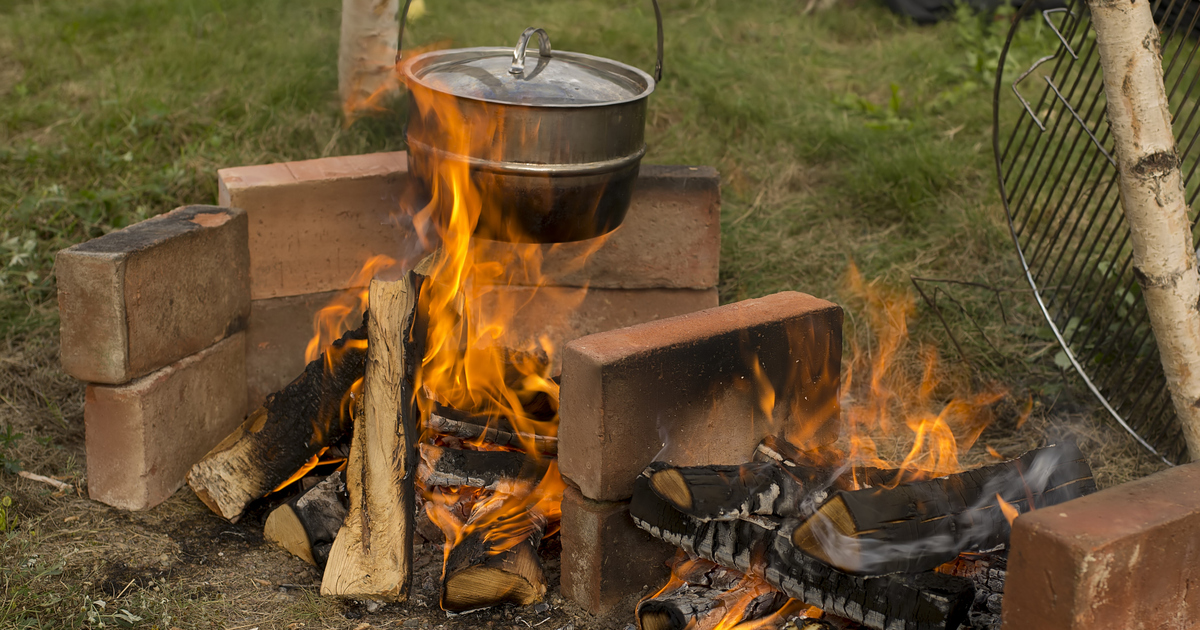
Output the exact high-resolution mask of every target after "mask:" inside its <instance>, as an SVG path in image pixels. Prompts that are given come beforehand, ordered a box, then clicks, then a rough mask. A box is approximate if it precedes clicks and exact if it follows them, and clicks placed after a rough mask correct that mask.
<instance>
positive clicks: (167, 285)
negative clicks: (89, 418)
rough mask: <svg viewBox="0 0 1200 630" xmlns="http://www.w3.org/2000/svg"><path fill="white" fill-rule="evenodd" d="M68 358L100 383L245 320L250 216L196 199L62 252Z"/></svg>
mask: <svg viewBox="0 0 1200 630" xmlns="http://www.w3.org/2000/svg"><path fill="white" fill-rule="evenodd" d="M54 270H55V275H56V276H57V280H58V306H59V315H60V317H61V323H60V333H61V336H62V365H63V370H65V371H66V372H67V373H68V374H70V375H72V376H74V377H75V378H78V379H80V380H84V381H90V382H93V383H108V384H119V383H125V382H128V381H129V380H130V379H133V378H136V377H139V376H143V375H145V374H149V373H150V372H152V371H154V370H157V369H159V368H161V367H163V366H166V365H169V364H170V363H172V362H173V361H177V360H179V359H182V358H183V357H186V356H188V355H190V354H192V353H194V352H198V351H199V350H201V349H203V348H206V347H208V346H210V345H212V344H213V343H215V342H217V341H219V340H221V339H224V338H226V337H228V336H229V335H230V334H232V333H233V332H236V331H238V330H241V329H242V328H244V327H245V323H246V317H247V316H248V315H249V312H250V294H249V250H248V249H247V246H246V214H245V213H244V212H242V211H241V210H235V209H229V208H218V207H216V206H187V207H184V208H178V209H176V210H173V211H171V212H168V213H166V214H163V215H160V216H157V217H154V218H151V219H147V220H145V221H142V222H141V223H138V224H136V225H132V226H130V227H127V228H125V229H123V230H119V231H116V232H112V233H110V234H107V235H105V236H102V237H100V238H95V239H92V240H90V241H87V242H86V243H80V244H79V245H75V246H74V247H70V248H68V249H64V250H62V251H60V252H59V253H58V256H57V258H56V259H55V266H54Z"/></svg>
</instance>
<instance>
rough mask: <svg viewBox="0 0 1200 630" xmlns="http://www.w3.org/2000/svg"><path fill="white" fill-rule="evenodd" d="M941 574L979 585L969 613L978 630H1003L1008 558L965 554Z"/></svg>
mask: <svg viewBox="0 0 1200 630" xmlns="http://www.w3.org/2000/svg"><path fill="white" fill-rule="evenodd" d="M937 570H938V572H940V573H946V574H949V575H957V576H959V577H964V578H967V579H969V580H971V582H973V583H974V584H975V603H974V604H972V606H971V612H970V613H969V618H970V622H971V627H972V628H973V629H974V630H999V628H1000V609H1001V604H1002V603H1003V601H1004V582H1005V579H1006V578H1007V576H1008V556H1007V554H1005V553H971V554H963V555H960V556H959V557H957V558H955V559H954V560H953V561H951V562H947V563H946V564H944V565H942V566H940V567H938V568H937Z"/></svg>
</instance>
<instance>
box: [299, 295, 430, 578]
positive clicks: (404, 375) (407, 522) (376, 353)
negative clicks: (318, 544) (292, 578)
mask: <svg viewBox="0 0 1200 630" xmlns="http://www.w3.org/2000/svg"><path fill="white" fill-rule="evenodd" d="M422 280H423V277H422V276H419V275H417V274H416V273H415V272H410V273H407V274H405V275H404V276H403V277H401V278H400V279H397V280H382V279H379V278H376V279H375V280H372V281H371V286H370V289H369V299H370V302H369V304H370V307H369V308H370V317H369V319H368V325H367V367H366V374H365V376H364V381H363V401H362V412H361V415H360V416H359V417H358V418H357V420H356V424H355V428H354V437H353V441H352V442H351V447H350V459H349V462H348V463H347V469H346V479H347V487H348V490H349V493H350V510H349V513H348V515H347V516H346V521H345V523H344V524H343V525H342V529H341V530H340V531H339V532H338V535H337V539H336V540H335V541H334V543H333V548H332V549H331V550H330V552H329V561H328V563H327V564H326V566H325V575H324V577H323V579H322V581H321V594H322V595H338V596H348V597H355V596H358V597H370V598H372V599H382V600H387V601H403V600H405V599H407V597H408V591H409V587H410V586H411V581H412V532H413V509H414V504H415V499H414V496H413V492H414V489H413V476H414V463H415V462H414V459H415V458H414V451H413V444H414V442H415V440H416V427H415V419H414V414H413V413H412V410H411V401H412V400H413V398H412V382H413V372H414V369H415V367H416V363H417V362H419V361H420V357H421V354H420V352H418V350H417V349H418V347H419V345H420V344H418V343H417V339H418V338H419V337H420V332H419V331H416V332H414V327H415V324H416V320H417V317H416V306H417V296H418V294H419V292H420V284H421V281H422ZM418 328H419V327H418Z"/></svg>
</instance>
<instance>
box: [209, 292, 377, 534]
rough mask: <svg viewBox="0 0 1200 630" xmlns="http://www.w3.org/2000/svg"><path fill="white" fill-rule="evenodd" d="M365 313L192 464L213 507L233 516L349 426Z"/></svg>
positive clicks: (363, 354) (362, 363) (362, 356)
mask: <svg viewBox="0 0 1200 630" xmlns="http://www.w3.org/2000/svg"><path fill="white" fill-rule="evenodd" d="M363 319H364V322H363V326H362V327H361V328H359V329H358V330H353V331H349V332H347V333H346V334H344V335H342V338H341V339H338V340H337V341H335V342H333V344H332V345H331V347H330V348H329V349H327V350H326V351H325V352H323V353H321V356H319V357H317V358H316V359H315V360H313V361H312V362H311V363H309V364H308V366H306V367H305V368H304V372H303V373H302V374H301V375H300V376H298V377H296V379H295V380H293V381H292V382H291V383H289V384H288V385H287V386H286V387H284V388H283V389H281V390H279V391H278V392H275V393H274V394H271V395H270V396H268V397H267V401H266V402H265V403H263V406H262V407H259V408H258V409H257V410H255V411H254V413H252V414H250V417H249V418H247V419H246V421H245V422H243V423H242V425H241V426H240V427H238V428H237V429H236V430H235V431H234V432H233V433H231V434H230V435H229V436H228V437H226V438H225V439H224V440H222V441H221V443H220V444H218V445H217V446H216V447H214V448H213V449H212V450H211V451H209V453H208V454H207V455H205V456H204V458H203V459H201V460H200V462H199V463H197V464H196V465H195V466H192V469H191V470H190V471H189V472H188V475H187V482H188V485H189V486H191V487H192V490H194V491H195V492H196V496H197V497H199V498H200V500H201V501H203V502H204V504H205V505H207V506H208V507H209V508H210V509H211V510H212V511H213V512H216V513H217V514H219V515H221V516H222V517H224V518H226V519H228V520H229V521H231V522H235V523H236V522H237V520H238V519H239V518H241V516H242V512H244V511H245V509H246V506H247V505H249V504H250V502H251V501H254V500H255V499H259V498H261V497H263V496H266V495H267V494H269V493H270V492H272V491H273V490H274V489H275V488H276V487H278V486H279V484H280V483H282V482H283V481H285V480H287V479H288V478H289V477H291V476H292V475H293V473H295V472H296V471H297V470H299V469H300V468H301V467H302V466H303V465H304V464H305V462H308V461H310V460H311V459H312V458H313V457H316V456H317V454H318V453H320V452H321V450H322V449H323V448H325V447H327V446H329V445H331V444H334V443H335V442H337V441H338V440H339V439H340V438H341V437H342V436H343V435H344V434H345V433H346V432H347V431H348V430H349V428H350V417H349V414H348V413H347V411H348V409H347V408H346V405H347V403H348V394H349V393H350V391H351V387H352V386H353V385H354V383H355V382H357V381H359V380H360V379H361V378H362V376H363V370H364V366H365V365H366V361H367V351H366V343H365V340H366V338H367V325H368V324H367V321H366V320H368V319H369V318H368V316H366V315H364V317H363Z"/></svg>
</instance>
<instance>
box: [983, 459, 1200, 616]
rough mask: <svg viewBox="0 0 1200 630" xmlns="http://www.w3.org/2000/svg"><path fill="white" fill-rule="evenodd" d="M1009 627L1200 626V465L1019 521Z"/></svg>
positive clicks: (1007, 598)
mask: <svg viewBox="0 0 1200 630" xmlns="http://www.w3.org/2000/svg"><path fill="white" fill-rule="evenodd" d="M1003 619H1004V625H1003V628H1004V630H1043V629H1044V630H1084V629H1087V630H1093V629H1095V628H1122V629H1123V630H1151V629H1153V630H1183V629H1184V628H1192V627H1195V626H1196V625H1197V624H1200V463H1192V464H1187V465H1184V466H1177V467H1175V468H1171V469H1168V470H1165V471H1162V472H1159V473H1156V474H1154V475H1151V476H1149V477H1145V478H1143V479H1139V480H1137V481H1131V482H1129V483H1125V484H1122V485H1119V486H1116V487H1112V488H1108V489H1105V490H1102V491H1100V492H1097V493H1096V494H1092V495H1089V496H1086V497H1082V498H1079V499H1075V500H1074V501H1069V502H1067V503H1063V504H1061V505H1057V506H1053V507H1047V508H1043V509H1040V510H1037V511H1034V512H1030V513H1028V514H1023V515H1021V516H1020V517H1019V518H1018V519H1017V520H1016V521H1015V522H1014V523H1013V533H1012V543H1011V550H1010V551H1009V559H1008V576H1007V578H1006V580H1005V594H1004V613H1003Z"/></svg>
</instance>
